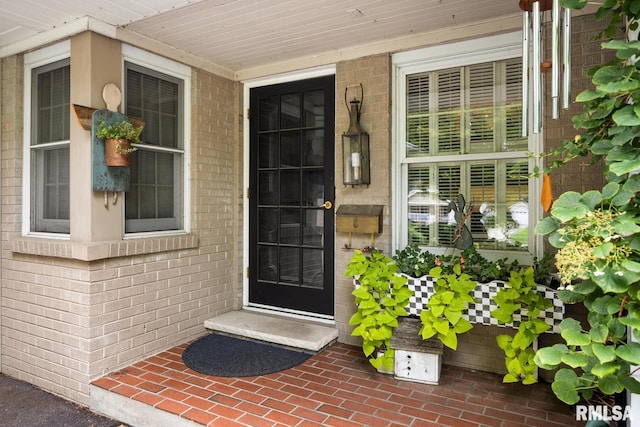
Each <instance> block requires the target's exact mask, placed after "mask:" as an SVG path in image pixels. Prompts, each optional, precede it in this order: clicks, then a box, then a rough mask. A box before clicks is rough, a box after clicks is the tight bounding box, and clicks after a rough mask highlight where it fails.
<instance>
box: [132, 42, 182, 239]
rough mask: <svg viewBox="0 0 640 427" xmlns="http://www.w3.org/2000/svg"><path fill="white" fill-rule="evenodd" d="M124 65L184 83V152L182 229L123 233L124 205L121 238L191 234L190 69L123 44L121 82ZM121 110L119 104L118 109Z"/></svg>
mask: <svg viewBox="0 0 640 427" xmlns="http://www.w3.org/2000/svg"><path fill="white" fill-rule="evenodd" d="M125 62H131V63H133V64H137V65H140V66H142V67H145V68H149V69H151V70H155V71H159V72H161V73H164V74H167V75H169V76H172V77H175V78H178V79H181V80H182V81H183V82H184V87H183V88H184V90H183V102H184V112H183V114H184V117H183V120H184V126H183V134H182V138H183V147H182V149H183V151H184V155H183V158H184V165H183V177H182V182H183V195H182V200H183V203H182V218H183V229H182V230H167V231H151V232H140V233H125V231H124V223H125V222H124V217H125V216H124V215H125V214H124V208H125V207H124V203H122V218H123V221H122V233H123V235H124V238H125V239H126V238H136V237H142V236H144V237H151V236H155V235H157V236H167V235H173V234H182V233H188V232H190V231H191V180H190V176H191V173H190V172H191V67H189V66H187V65H184V64H180V63H178V62H175V61H172V60H170V59H167V58H164V57H161V56H158V55H156V54H153V53H150V52H147V51H145V50H142V49H138V48H136V47H133V46H130V45H126V44H123V45H122V66H121V70H122V79H121V81H123V82H124V81H125V76H124V73H125V67H124V63H125ZM120 107H121V109H122V108H124V106H123V105H121V106H120Z"/></svg>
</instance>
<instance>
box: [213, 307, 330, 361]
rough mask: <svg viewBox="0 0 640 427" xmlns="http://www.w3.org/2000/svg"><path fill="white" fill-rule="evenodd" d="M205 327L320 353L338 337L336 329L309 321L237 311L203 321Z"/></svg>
mask: <svg viewBox="0 0 640 427" xmlns="http://www.w3.org/2000/svg"><path fill="white" fill-rule="evenodd" d="M204 327H205V328H207V329H210V330H212V331H216V332H222V333H226V334H229V335H236V336H241V337H245V338H251V339H256V340H260V341H265V342H270V343H274V344H280V345H283V346H287V347H292V348H297V349H302V350H307V351H311V352H319V351H320V350H322V349H323V348H325V347H326V346H327V345H329V344H331V343H332V342H334V341H335V340H336V339H337V338H338V330H337V329H336V328H335V327H333V326H329V325H325V324H320V323H317V322H313V321H311V320H302V319H292V318H289V317H284V316H278V315H275V314H268V313H261V312H254V311H247V310H239V311H230V312H228V313H224V314H221V315H219V316H216V317H214V318H212V319H209V320H205V322H204Z"/></svg>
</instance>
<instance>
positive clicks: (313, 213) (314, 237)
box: [302, 208, 324, 247]
mask: <svg viewBox="0 0 640 427" xmlns="http://www.w3.org/2000/svg"><path fill="white" fill-rule="evenodd" d="M304 214H305V218H304V219H305V223H304V228H303V233H304V234H303V236H302V239H303V241H302V244H303V245H305V246H316V247H322V243H323V239H322V236H323V234H324V208H320V209H307V210H305V212H304Z"/></svg>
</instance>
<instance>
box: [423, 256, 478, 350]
mask: <svg viewBox="0 0 640 427" xmlns="http://www.w3.org/2000/svg"><path fill="white" fill-rule="evenodd" d="M452 270H453V271H452V272H451V273H449V274H442V269H441V268H440V267H435V268H433V269H431V271H430V272H429V276H431V277H433V278H434V279H436V281H435V285H434V288H435V289H434V290H435V292H434V293H433V295H431V297H430V298H429V302H428V303H427V308H426V309H424V310H422V312H420V320H421V322H422V327H421V328H420V335H421V336H422V338H423V339H429V338H431V337H433V336H437V338H438V339H439V340H440V341H441V342H442V343H443V344H444V345H446V346H447V347H449V348H451V349H453V350H455V349H456V348H457V347H458V334H462V333H465V332H467V331H469V330H471V329H472V325H471V323H469V321H468V320H466V319H465V318H463V317H462V312H463V311H464V310H466V308H467V307H468V305H469V303H470V302H473V301H474V299H473V297H472V296H471V293H472V292H473V290H474V289H475V287H476V282H475V281H473V280H471V277H470V276H469V275H468V274H466V273H462V268H461V266H460V264H455V265H454V266H453V268H452Z"/></svg>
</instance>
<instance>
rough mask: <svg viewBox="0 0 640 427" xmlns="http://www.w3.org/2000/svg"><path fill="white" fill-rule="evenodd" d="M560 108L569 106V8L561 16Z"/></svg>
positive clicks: (566, 108)
mask: <svg viewBox="0 0 640 427" xmlns="http://www.w3.org/2000/svg"><path fill="white" fill-rule="evenodd" d="M562 24H563V28H562V108H564V109H565V110H568V109H569V107H570V106H571V9H568V8H565V9H564V16H563V18H562Z"/></svg>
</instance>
